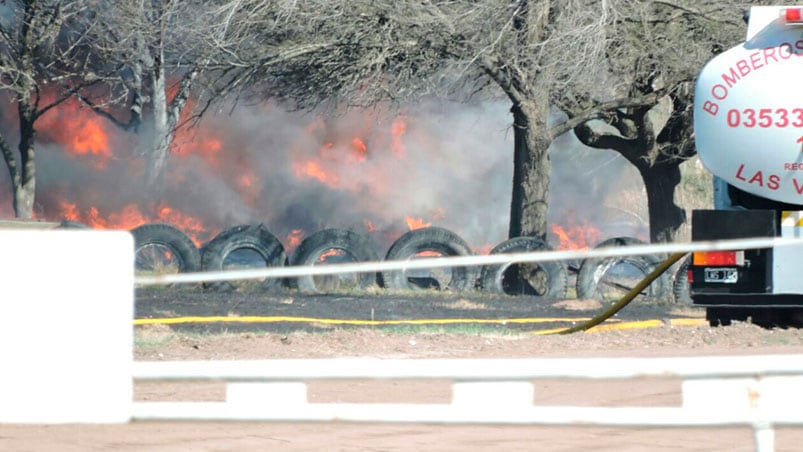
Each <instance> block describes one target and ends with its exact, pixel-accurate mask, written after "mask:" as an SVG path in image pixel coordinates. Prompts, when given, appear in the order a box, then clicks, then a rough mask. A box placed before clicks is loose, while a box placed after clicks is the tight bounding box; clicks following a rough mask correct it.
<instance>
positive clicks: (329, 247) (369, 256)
mask: <svg viewBox="0 0 803 452" xmlns="http://www.w3.org/2000/svg"><path fill="white" fill-rule="evenodd" d="M378 260H379V255H378V254H377V252H376V247H375V246H374V244H373V243H371V241H370V240H369V239H368V238H367V237H365V236H363V235H360V234H358V233H356V232H352V231H347V230H342V229H324V230H322V231H318V232H316V233H314V234H312V235H310V236H309V237H307V238H305V239H304V240H303V241H302V242H301V244H300V245H299V246H298V249H297V250H296V252H295V254H294V255H293V260H292V262H293V265H316V264H318V265H321V264H326V263H334V262H343V263H346V262H369V261H378ZM376 279H377V276H376V273H370V272H369V273H349V274H337V275H318V276H312V275H305V276H299V277H298V278H293V279H291V280H290V284H291V286H292V287H294V288H296V289H298V290H301V291H305V292H322V291H326V290H336V289H339V288H360V289H365V288H369V287H372V286H376V284H377V283H376Z"/></svg>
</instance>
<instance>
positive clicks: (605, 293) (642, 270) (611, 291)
mask: <svg viewBox="0 0 803 452" xmlns="http://www.w3.org/2000/svg"><path fill="white" fill-rule="evenodd" d="M639 244H644V242H642V241H640V240H638V239H635V238H632V237H615V238H612V239H608V240H605V241H603V242H602V243H600V244H598V245H597V246H595V248H605V247H613V246H631V245H639ZM663 260H664V256H661V255H642V256H626V257H608V258H593V259H592V258H589V259H584V260H583V262H582V263H581V264H580V271H579V272H578V274H577V297H578V298H593V299H596V300H599V301H602V302H615V301H617V300H619V299H620V298H621V297H622V296H624V295H625V294H626V293H627V292H628V291H629V290H630V289H632V288H633V287H634V286H635V285H636V284H638V282H639V281H640V280H641V279H643V278H644V277H645V276H647V275H648V274H649V273H650V272H652V270H653V269H655V267H656V266H657V265H658V264H660V263H661V262H663ZM642 296H646V297H647V298H650V299H655V300H666V299H669V297H670V282H669V278H668V277H667V276H666V274H663V275H661V276H659V277H658V278H657V279H656V280H655V281H653V282H652V284H650V285H649V286H648V287H647V288H646V289H645V291H644V293H642Z"/></svg>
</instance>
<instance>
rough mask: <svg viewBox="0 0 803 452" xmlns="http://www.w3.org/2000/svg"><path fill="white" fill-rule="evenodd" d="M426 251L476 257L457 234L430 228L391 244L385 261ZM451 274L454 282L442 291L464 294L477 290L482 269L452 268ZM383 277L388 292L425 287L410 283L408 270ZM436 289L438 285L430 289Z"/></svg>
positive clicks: (414, 231)
mask: <svg viewBox="0 0 803 452" xmlns="http://www.w3.org/2000/svg"><path fill="white" fill-rule="evenodd" d="M424 251H434V252H437V253H439V254H441V255H442V256H472V255H474V252H473V251H472V250H471V248H470V247H469V246H468V244H467V243H466V242H465V241H464V240H463V239H462V238H461V237H460V236H458V235H457V234H455V233H454V232H452V231H449V230H448V229H444V228H440V227H437V226H430V227H427V228H421V229H414V230H412V231H409V232H407V233H406V234H404V235H403V236H401V237H399V238H398V239H397V240H396V241H395V242H394V243H393V245H391V247H390V249H389V250H388V252H387V254H386V255H385V260H386V261H399V260H407V259H411V258H413V257H415V256H416V255H417V254H418V253H421V252H424ZM451 273H452V276H451V280H450V281H449V282H448V283H447V284H446V287H439V288H440V289H442V290H445V289H449V290H453V291H457V292H461V291H465V290H471V289H474V286H475V285H476V283H477V276H478V274H479V270H478V269H477V267H476V266H469V267H451ZM380 276H381V282H382V285H383V286H384V287H385V288H386V289H394V290H410V289H412V290H416V289H421V288H422V286H421V285H419V284H414V283H413V282H411V281H410V280H409V277H408V275H407V272H405V271H386V272H382V273H381V275H380ZM433 286H435V284H432V285H430V286H428V287H433ZM438 286H439V284H438Z"/></svg>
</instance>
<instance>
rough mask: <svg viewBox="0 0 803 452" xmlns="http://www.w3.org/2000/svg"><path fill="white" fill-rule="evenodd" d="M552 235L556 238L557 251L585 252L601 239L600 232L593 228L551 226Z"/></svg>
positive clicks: (585, 225) (583, 226)
mask: <svg viewBox="0 0 803 452" xmlns="http://www.w3.org/2000/svg"><path fill="white" fill-rule="evenodd" d="M551 229H552V233H553V234H555V236H556V237H557V238H558V241H559V244H558V246H557V249H559V250H587V249H589V248H590V247H591V246H593V245H594V243H597V242H599V241H600V239H601V238H602V231H600V230H599V229H597V228H596V227H594V226H590V225H588V224H584V225H582V226H569V227H567V228H564V227H563V226H561V225H558V224H553V225H552V228H551Z"/></svg>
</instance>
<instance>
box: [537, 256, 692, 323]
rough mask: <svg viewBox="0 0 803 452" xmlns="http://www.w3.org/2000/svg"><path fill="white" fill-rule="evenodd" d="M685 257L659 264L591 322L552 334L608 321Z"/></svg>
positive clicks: (671, 258) (673, 257) (676, 257)
mask: <svg viewBox="0 0 803 452" xmlns="http://www.w3.org/2000/svg"><path fill="white" fill-rule="evenodd" d="M685 255H686V253H675V254H673V255H671V256H669V258H668V259H667V260H665V261H663V262H661V263H660V264H658V266H657V267H655V269H654V270H653V271H652V272H650V274H649V275H647V276H645V277H644V279H642V280H641V281H639V282H638V284H636V286H635V287H633V288H632V289H630V291H629V292H628V293H626V294H625V296H624V297H622V299H621V300H619V301H617V302H616V303H614V304H613V305H611V307H609V308H608V309H606V310H605V311H603V312H602V313H600V314H599V315H597V316H595V317H593V318H592V319H591V320H588V321H586V322H584V323H581V324H579V325H575V326H573V327H571V328H566V329H565V330H559V331H554V332H551V333H550V334H570V333H576V332H578V331H586V330H588V329H589V328H593V327H595V326H597V325H599V324H600V323H602V322H604V321H605V320H608V318H610V317H611V316H612V315H614V314H616V313H617V312H619V311H620V310H621V309H622V308H624V307H625V306H627V305H628V303H630V302H631V301H633V299H634V298H636V295H638V294H640V293H641V291H642V290H644V289H646V288H647V286H649V285H650V284H651V283H652V282H653V281H655V279H656V278H658V277H659V276H661V274H662V273H664V272H665V271H666V270H667V269H669V267H671V266H672V264H674V263H675V262H677V261H679V260H680V259H682V258H683V256H685Z"/></svg>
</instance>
